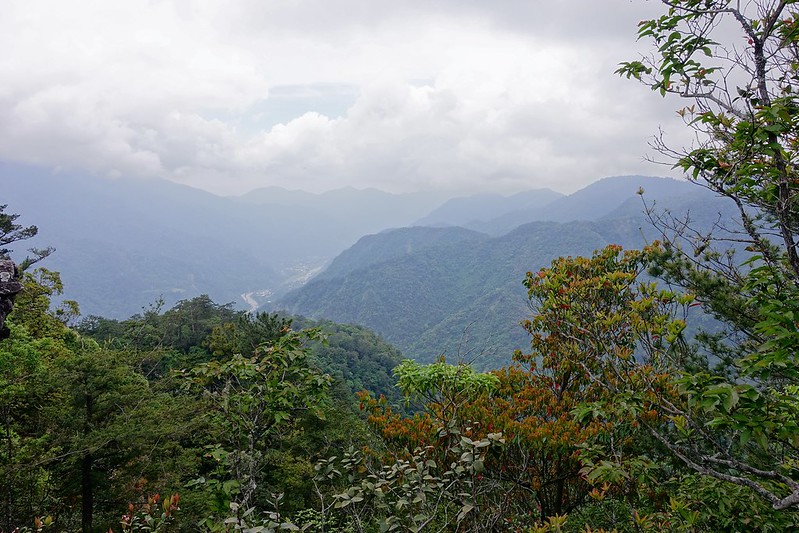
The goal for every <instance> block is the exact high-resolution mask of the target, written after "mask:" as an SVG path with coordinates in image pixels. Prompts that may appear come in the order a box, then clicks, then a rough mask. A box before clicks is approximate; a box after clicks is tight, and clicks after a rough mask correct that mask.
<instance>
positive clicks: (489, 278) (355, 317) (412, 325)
mask: <svg viewBox="0 0 799 533" xmlns="http://www.w3.org/2000/svg"><path fill="white" fill-rule="evenodd" d="M621 181H623V183H621V184H620V186H622V187H623V186H624V185H630V183H629V180H626V179H624V180H621ZM664 182H665V180H664ZM600 184H601V185H600V188H601V189H611V190H612V189H613V187H608V185H613V184H612V183H610V184H608V183H601V182H600ZM675 184H676V185H675ZM617 185H619V184H617ZM658 185H660V183H658ZM663 185H664V186H663V187H661V188H660V189H658V188H656V187H650V189H652V190H653V193H652V194H650V193H649V192H647V193H646V198H647V200H648V201H650V202H651V201H657V204H656V206H657V213H662V212H663V210H665V209H667V208H668V209H670V210H671V212H672V214H674V215H675V216H679V215H683V216H685V215H688V216H690V217H691V218H692V219H693V220H698V223H700V224H701V225H703V226H706V227H709V226H708V225H709V224H712V223H714V222H715V221H716V220H717V219H718V218H719V216H720V215H719V213H723V215H722V218H724V219H725V220H726V219H730V218H731V215H732V211H731V210H730V209H731V207H732V206H731V205H728V204H726V203H724V202H723V201H721V200H720V199H715V198H714V197H712V195H708V194H705V193H703V191H701V190H700V191H697V190H696V188H694V189H693V192H694V193H695V194H694V195H691V196H688V197H684V196H680V195H679V194H674V192H675V189H677V190H679V189H681V187H682V184H681V183H679V182H673V181H672V180H669V181H668V182H665V183H663ZM636 190H637V185H636ZM600 192H601V191H600ZM632 194H633V196H635V191H633V193H632ZM583 195H584V196H585V197H591V191H590V190H587V191H584V192H583ZM595 197H596V198H598V199H602V200H604V201H606V202H607V203H606V204H604V205H603V206H602V207H601V208H599V207H596V208H592V210H587V211H579V212H578V211H573V213H575V216H577V215H582V214H593V215H606V214H607V213H611V216H607V217H599V218H597V219H595V220H593V221H572V222H566V223H562V222H532V223H529V224H525V225H522V226H520V227H518V228H516V229H515V230H513V231H511V232H509V233H507V234H505V235H502V236H499V237H493V238H491V237H488V236H485V235H483V234H479V233H467V232H466V230H463V229H460V228H438V229H431V228H421V227H416V228H405V229H402V230H391V231H386V232H383V233H381V234H378V235H372V236H369V237H364V238H363V239H361V240H360V241H359V242H358V243H357V244H356V245H355V246H353V247H352V248H350V249H349V250H347V251H346V252H344V253H343V254H341V255H340V256H339V257H338V258H336V260H334V261H333V263H332V264H331V267H330V270H328V271H326V272H324V273H323V274H322V275H320V276H319V277H318V278H317V279H314V280H311V281H310V282H309V283H308V284H306V285H305V286H304V287H302V288H300V289H298V290H296V291H293V292H291V293H289V294H287V295H286V297H284V298H283V299H281V300H280V301H279V302H278V304H277V307H279V308H282V309H285V310H287V311H289V312H291V313H297V314H302V315H307V316H311V317H324V318H329V319H331V320H335V321H337V322H352V323H357V324H362V325H365V326H367V327H369V328H372V329H374V330H375V331H377V332H379V333H380V334H382V335H383V336H384V337H385V338H386V339H387V340H388V341H389V342H391V343H394V344H395V345H397V346H398V347H399V348H400V350H401V351H402V352H403V353H404V354H405V355H407V356H409V357H413V358H415V359H418V360H420V361H432V360H434V359H435V358H436V357H437V356H439V355H441V354H445V355H446V356H447V357H448V358H449V359H451V360H455V359H461V360H466V361H473V362H474V363H475V364H476V365H477V366H478V367H483V368H490V367H497V366H501V365H503V364H506V363H507V362H508V361H509V360H510V356H511V354H512V352H513V350H514V349H517V348H518V349H523V348H525V346H526V345H527V344H529V340H528V338H527V334H526V333H525V332H524V331H523V330H522V328H521V327H520V326H519V322H520V321H521V320H522V319H524V318H525V317H526V316H527V315H528V314H529V309H528V308H527V305H528V300H527V295H526V291H525V289H524V287H523V286H522V283H521V282H522V280H523V278H524V275H525V273H526V272H527V271H531V270H533V271H534V270H537V269H539V268H541V267H543V266H546V265H548V264H549V263H550V261H551V260H552V259H554V258H557V257H559V256H567V255H572V256H575V255H590V254H591V252H592V251H593V250H596V249H598V248H601V247H604V246H606V245H608V244H619V245H622V246H624V247H628V248H634V247H640V246H643V245H644V244H645V243H646V242H649V241H651V240H653V239H655V238H657V236H658V235H657V232H656V231H655V229H654V228H653V227H652V226H651V224H650V222H649V220H648V219H647V218H646V216H644V214H643V213H642V210H643V204H642V203H641V199H640V198H637V197H635V198H634V199H627V197H626V196H619V197H618V198H617V201H616V202H615V203H611V202H610V198H611V197H608V196H602V195H600V194H597V195H595ZM578 200H580V198H579V197H578ZM580 201H581V200H580ZM636 202H637V204H636ZM578 203H579V202H575V204H573V205H577V204H578ZM636 205H637V206H638V207H637V210H636V207H635V206H636ZM625 215H628V216H625ZM633 215H634V216H633ZM432 235H435V236H436V239H431V236H432ZM414 241H419V242H424V243H425V245H424V246H419V247H418V248H414V247H413V246H409V245H408V243H412V242H414ZM370 258H371V259H372V261H370V260H369V259H370Z"/></svg>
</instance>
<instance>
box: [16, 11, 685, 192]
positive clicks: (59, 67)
mask: <svg viewBox="0 0 799 533" xmlns="http://www.w3.org/2000/svg"><path fill="white" fill-rule="evenodd" d="M662 9H663V8H662V5H661V4H660V3H659V2H656V1H654V0H649V1H647V0H568V1H567V0H519V1H511V0H492V1H490V2H488V1H485V0H438V1H437V0H390V1H388V0H237V1H234V2H231V1H222V0H196V1H188V0H124V1H121V0H120V1H111V2H109V1H108V0H81V1H80V2H64V1H63V0H36V1H31V0H5V1H4V2H3V16H2V17H0V46H2V50H3V51H4V52H3V54H0V161H7V162H14V163H23V164H31V165H37V166H44V167H46V168H49V169H52V171H53V172H60V171H63V170H65V169H69V170H70V171H78V172H85V173H88V174H94V175H98V176H104V177H108V178H116V177H134V178H165V179H169V180H172V181H176V182H179V183H183V184H187V185H191V186H193V187H198V188H202V189H205V190H208V191H211V192H213V193H216V194H222V195H233V194H241V193H244V192H246V191H248V190H251V189H254V188H258V187H265V186H282V187H286V188H290V189H303V190H307V191H312V192H322V191H325V190H331V189H335V188H340V187H345V186H351V187H357V188H366V187H374V188H378V189H382V190H386V191H390V192H411V191H416V190H431V189H432V190H442V191H453V192H456V193H463V194H468V193H476V192H489V191H490V192H499V193H512V192H516V191H519V190H525V189H532V188H537V187H549V188H552V189H554V190H557V191H560V192H565V193H569V192H572V191H575V190H577V189H579V188H581V187H583V186H585V185H587V184H588V183H590V182H593V181H596V180H597V179H599V178H602V177H605V176H614V175H625V174H643V175H669V174H670V171H669V169H668V167H664V166H662V165H656V164H653V163H651V162H648V161H647V160H646V156H647V155H650V156H653V155H655V154H653V153H652V150H651V149H650V148H649V146H648V141H650V140H651V138H652V136H653V135H655V134H656V133H657V132H658V129H659V128H662V129H663V131H664V132H665V135H666V139H667V140H669V141H672V142H674V143H677V144H680V143H682V144H685V135H686V132H685V126H684V125H683V124H682V123H681V122H680V121H679V120H678V118H677V116H676V113H675V110H676V109H677V108H679V107H681V106H680V102H677V101H675V100H669V99H662V98H661V97H660V96H659V95H658V94H656V93H653V92H652V91H650V90H649V89H648V88H646V87H644V86H642V85H639V84H637V83H635V82H633V81H629V80H626V79H623V78H620V77H618V76H617V75H615V74H614V73H613V72H614V70H615V69H616V68H617V66H618V64H619V63H620V62H622V61H626V60H631V59H637V57H638V56H639V54H640V53H641V52H642V51H643V44H638V43H636V25H637V23H638V21H639V20H642V19H645V18H651V17H653V16H656V15H658V14H660V13H661V12H662Z"/></svg>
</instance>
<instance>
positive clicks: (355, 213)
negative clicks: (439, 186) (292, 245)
mask: <svg viewBox="0 0 799 533" xmlns="http://www.w3.org/2000/svg"><path fill="white" fill-rule="evenodd" d="M232 199H234V200H236V201H239V202H242V203H246V204H254V205H262V206H268V205H282V206H296V207H300V208H304V209H311V210H313V211H315V212H318V213H323V214H325V215H326V216H327V217H329V219H330V220H332V221H335V224H336V227H338V228H341V229H342V230H344V231H348V232H350V233H357V237H360V236H362V235H365V234H367V233H375V232H378V231H381V230H383V229H386V228H394V227H401V226H407V225H409V224H410V223H411V222H412V221H414V220H416V219H418V218H419V217H421V216H423V215H425V214H426V213H429V212H430V210H433V209H435V208H436V207H438V206H439V205H441V203H442V202H444V201H445V200H446V199H447V196H446V195H444V194H443V193H430V192H424V193H408V194H391V193H387V192H384V191H379V190H377V189H354V188H352V187H344V188H341V189H335V190H332V191H327V192H324V193H320V194H314V193H309V192H304V191H292V190H287V189H283V188H281V187H264V188H260V189H255V190H253V191H250V192H249V193H247V194H244V195H242V196H238V197H232Z"/></svg>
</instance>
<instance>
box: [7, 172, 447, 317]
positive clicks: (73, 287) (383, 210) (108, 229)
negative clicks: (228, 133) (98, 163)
mask: <svg viewBox="0 0 799 533" xmlns="http://www.w3.org/2000/svg"><path fill="white" fill-rule="evenodd" d="M0 190H2V203H4V204H6V203H7V204H9V207H8V212H11V213H18V214H20V215H21V218H20V219H19V222H20V223H22V224H26V225H30V224H34V225H36V226H38V227H39V236H38V237H37V238H36V239H34V240H32V241H26V242H24V243H19V246H17V247H16V248H17V249H18V250H17V254H15V255H19V256H22V254H23V252H24V250H23V248H29V247H31V246H55V247H56V248H57V252H56V253H55V254H53V255H52V256H51V257H49V258H48V259H47V260H46V261H45V262H43V263H42V266H44V267H47V268H50V269H53V270H58V271H60V272H61V273H62V277H63V279H64V282H65V288H66V293H65V297H67V298H74V299H76V300H78V301H79V303H81V307H82V311H83V313H84V314H98V315H103V316H107V317H110V318H126V317H128V316H130V315H131V314H133V313H136V312H139V311H141V309H142V307H146V306H149V305H151V304H153V303H154V302H156V300H158V299H159V297H163V298H164V300H165V303H166V305H167V306H171V305H172V304H173V303H175V301H177V300H179V299H185V298H190V297H193V296H196V295H198V294H202V293H206V294H209V295H210V296H211V297H212V298H213V299H214V300H215V301H219V302H237V303H238V304H239V305H243V300H242V298H243V296H245V295H247V298H249V301H250V304H251V305H257V304H258V303H259V302H263V301H264V300H266V299H268V298H270V297H272V295H275V294H280V292H281V291H284V290H288V288H291V287H292V286H297V285H300V284H302V283H303V282H304V281H305V279H306V278H307V277H308V276H309V275H310V274H312V273H313V272H314V271H315V270H318V269H319V268H320V267H321V266H323V265H324V264H326V263H327V262H328V261H330V260H331V259H332V258H333V257H335V256H336V255H337V254H338V253H340V252H341V251H343V250H345V249H346V248H347V247H349V246H351V245H352V244H353V243H355V242H356V241H357V239H358V238H360V237H361V236H362V235H364V234H366V233H374V232H377V231H381V230H383V229H386V228H387V227H391V226H393V225H407V224H409V223H411V222H413V221H414V220H416V219H417V218H418V217H419V216H421V215H422V214H424V213H426V212H428V211H429V210H430V209H432V208H434V207H436V206H437V205H438V204H439V203H440V202H439V200H436V198H435V197H433V196H432V195H429V196H428V197H421V196H414V195H409V196H396V195H390V194H388V193H379V192H376V191H357V190H355V189H346V190H341V191H332V192H331V193H330V194H326V195H323V196H322V197H323V202H322V203H325V202H330V198H334V197H335V198H338V199H339V203H338V204H336V205H334V204H335V202H334V203H333V204H330V205H328V206H315V205H311V204H308V203H307V202H306V205H298V204H297V202H292V203H291V204H280V203H269V204H262V203H257V202H246V201H242V200H240V199H234V198H223V197H219V196H215V195H213V194H210V193H208V192H205V191H201V190H198V189H193V188H191V187H187V186H183V185H179V184H176V183H173V182H169V181H165V180H158V179H151V180H141V179H136V180H133V179H113V180H111V179H101V178H94V177H91V176H85V175H77V174H70V173H58V174H54V173H52V172H51V171H49V170H46V169H41V168H37V167H31V166H26V165H12V164H0ZM299 196H301V197H308V196H313V195H308V194H307V193H301V194H300V195H299ZM381 198H382V200H380V199H381ZM378 200H380V201H378ZM381 202H382V203H381ZM357 205H363V206H369V207H364V208H363V212H358V208H357V207H353V206H357ZM366 213H370V214H369V215H368V216H367V214H366ZM367 219H368V220H367Z"/></svg>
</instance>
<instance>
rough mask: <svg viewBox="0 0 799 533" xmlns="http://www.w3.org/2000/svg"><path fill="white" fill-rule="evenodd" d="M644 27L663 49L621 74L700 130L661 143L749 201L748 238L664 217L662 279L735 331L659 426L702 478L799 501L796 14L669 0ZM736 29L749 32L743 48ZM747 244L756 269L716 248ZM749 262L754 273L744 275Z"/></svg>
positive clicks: (776, 499) (721, 188) (792, 6)
mask: <svg viewBox="0 0 799 533" xmlns="http://www.w3.org/2000/svg"><path fill="white" fill-rule="evenodd" d="M663 3H664V5H665V6H666V8H667V9H666V12H665V13H664V14H663V15H662V16H661V17H659V18H656V19H652V20H645V21H643V22H641V23H640V25H639V32H638V33H639V38H640V39H644V40H648V41H649V42H650V43H651V44H652V50H653V51H652V54H651V55H650V56H648V57H644V58H642V59H640V60H636V61H631V62H628V63H624V64H622V65H621V68H620V69H619V73H621V74H622V75H625V76H627V77H632V78H636V79H638V80H641V81H643V82H645V83H646V84H648V85H649V86H650V87H651V88H652V89H654V90H656V91H658V92H660V94H662V95H664V96H665V95H675V96H678V97H680V98H683V99H687V100H688V104H687V105H686V106H685V107H683V108H682V109H680V110H679V114H680V115H681V116H682V117H683V118H684V119H685V121H686V123H687V125H688V127H690V128H691V129H693V130H694V133H695V138H696V144H695V145H694V146H692V147H690V148H688V149H680V148H675V147H671V146H668V145H667V144H666V143H665V142H663V140H662V139H657V140H656V142H655V146H656V147H657V148H658V149H659V150H660V152H661V153H662V154H663V155H665V156H667V157H668V158H670V159H671V161H672V162H673V163H674V164H675V166H677V167H678V168H681V169H683V170H684V171H685V172H686V173H687V174H688V176H689V177H690V178H691V179H693V180H695V181H696V182H697V183H698V184H700V185H703V186H705V187H708V188H710V189H711V190H713V191H715V192H717V193H718V194H720V195H722V196H725V197H727V198H729V199H730V200H731V201H732V202H734V203H735V205H736V206H737V207H738V211H739V215H740V227H741V230H740V231H735V230H734V228H731V227H730V226H731V225H732V224H731V223H721V224H719V225H718V226H717V227H716V228H715V230H714V232H713V233H712V234H700V233H698V232H696V231H693V228H692V227H691V225H690V223H685V221H682V222H681V221H674V220H670V219H668V217H660V218H658V217H657V216H656V220H657V221H659V222H661V223H664V222H665V225H662V226H661V227H662V228H663V229H664V232H663V233H664V238H665V243H664V246H663V249H662V250H661V252H659V253H657V254H655V255H654V256H653V258H654V260H655V261H654V262H655V273H657V274H660V275H662V276H663V277H664V278H666V280H668V281H671V282H674V283H676V284H679V285H681V286H683V287H685V288H686V289H688V290H689V291H691V292H693V293H694V294H695V295H696V297H697V299H698V301H699V302H700V303H702V304H703V305H704V306H705V308H706V309H707V310H708V311H709V312H710V313H712V314H713V315H714V316H716V317H717V318H719V319H721V320H722V321H724V322H725V323H726V324H727V325H728V327H729V329H728V332H729V335H728V336H727V337H726V338H723V337H718V336H716V337H711V336H707V337H706V339H707V341H708V342H706V343H705V349H706V350H707V351H708V352H709V354H710V355H711V356H715V357H717V358H718V359H719V360H721V361H722V362H723V363H725V366H724V367H723V368H721V369H719V370H718V371H715V372H714V371H710V370H706V371H701V372H682V378H681V379H680V380H679V381H678V382H677V385H678V387H679V391H680V393H681V394H680V397H681V401H680V402H666V401H663V402H661V409H662V411H663V413H664V414H666V415H667V416H669V417H670V419H671V420H672V421H673V423H674V426H675V428H676V429H677V431H676V432H674V433H672V434H664V433H662V432H660V431H654V432H653V435H655V436H656V437H657V438H658V439H659V440H660V442H661V443H662V444H663V445H664V446H666V447H668V448H669V449H670V450H671V452H672V453H674V454H675V455H676V456H677V457H679V458H680V459H681V460H682V461H683V462H684V463H685V464H686V465H688V466H689V467H690V468H692V469H694V470H695V471H697V472H698V473H700V474H702V475H706V476H711V477H713V478H716V479H717V480H722V481H725V482H730V483H734V484H738V485H741V486H744V487H747V488H748V489H750V490H752V491H754V492H755V493H756V494H758V495H759V496H761V497H762V498H763V499H765V500H766V501H768V502H769V503H770V504H771V505H772V506H773V507H774V508H775V509H796V508H797V507H799V474H797V471H796V469H795V465H796V464H797V461H799V441H797V435H799V426H797V419H798V415H799V401H798V400H797V394H796V393H797V391H799V389H797V387H799V359H798V358H797V353H799V330H798V329H797V322H796V317H797V316H799V314H797V313H798V312H799V308H797V296H799V250H797V242H798V237H797V233H798V232H799V211H798V210H797V198H798V197H799V196H798V194H799V180H798V179H797V177H798V174H797V168H796V162H797V161H798V160H799V141H798V140H797V139H799V120H797V117H799V101H797V89H799V13H798V12H797V9H796V3H795V2H793V1H789V0H779V1H777V0H754V1H751V2H737V1H730V0H664V1H663ZM725 35H733V36H742V37H743V39H740V40H738V39H736V40H735V41H733V42H730V41H727V42H725V41H724V40H723V38H724V36H725ZM724 241H726V242H727V243H729V242H731V241H733V242H739V243H742V244H743V245H745V246H746V247H747V250H748V252H749V254H750V256H749V259H748V261H747V262H746V264H745V265H741V262H742V260H741V259H737V258H736V257H735V255H734V254H730V253H727V252H725V251H724V250H719V249H718V248H714V243H716V244H718V243H719V242H724ZM740 267H743V268H740Z"/></svg>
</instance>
